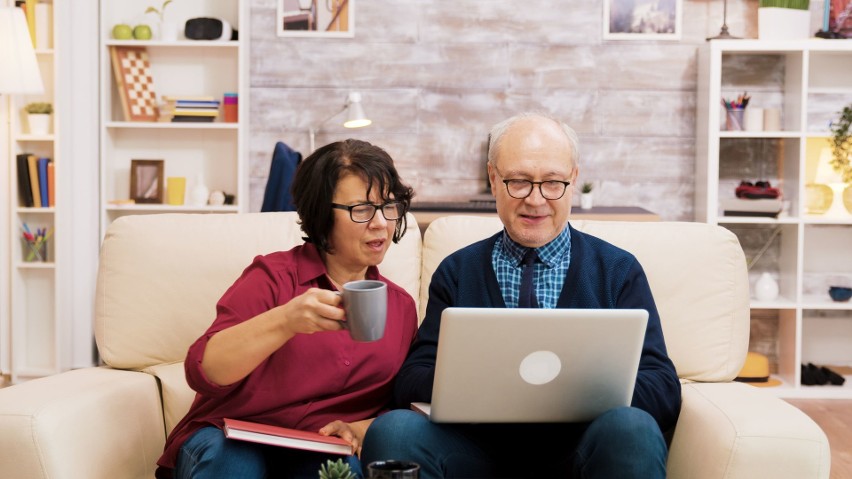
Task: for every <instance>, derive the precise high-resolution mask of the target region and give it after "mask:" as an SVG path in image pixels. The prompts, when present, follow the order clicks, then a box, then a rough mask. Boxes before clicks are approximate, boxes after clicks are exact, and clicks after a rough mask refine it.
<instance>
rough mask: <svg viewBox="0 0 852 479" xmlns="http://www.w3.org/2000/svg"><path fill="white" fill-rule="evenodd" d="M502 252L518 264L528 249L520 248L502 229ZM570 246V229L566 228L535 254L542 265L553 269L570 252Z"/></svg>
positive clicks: (537, 249)
mask: <svg viewBox="0 0 852 479" xmlns="http://www.w3.org/2000/svg"><path fill="white" fill-rule="evenodd" d="M501 240H502V247H503V251H504V253H505V254H506V256H508V257H509V258H510V259H512V262H513V263H514V264H520V262H521V259H522V258H523V257H524V253H526V252H527V250H528V249H529V248H527V247H526V246H522V245H520V244H518V243H516V242H515V241H513V240H512V238H510V237H509V233H508V232H506V229H505V228H503V235H502V237H501ZM570 245H571V229H570V228H568V227H567V226H566V227H565V228H564V229H563V230H562V232H560V233H559V235H557V236H556V238H553V240H552V241H551V242H550V243H547V244H546V245H544V246H542V247H540V248H536V253H538V259H539V260H540V261H541V262H542V263H544V264H545V265H546V266H547V267H548V268H553V267H554V266H556V265H558V264H559V263H560V261H561V259H562V258H563V256H565V255H566V254H568V251H570Z"/></svg>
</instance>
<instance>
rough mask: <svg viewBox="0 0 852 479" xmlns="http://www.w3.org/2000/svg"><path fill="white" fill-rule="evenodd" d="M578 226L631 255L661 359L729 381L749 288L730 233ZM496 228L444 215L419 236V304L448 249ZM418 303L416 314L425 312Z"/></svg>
mask: <svg viewBox="0 0 852 479" xmlns="http://www.w3.org/2000/svg"><path fill="white" fill-rule="evenodd" d="M571 225H572V226H574V227H575V228H577V229H578V230H580V231H583V232H586V233H589V234H592V235H594V236H597V237H599V238H602V239H604V240H606V241H609V242H611V243H613V244H615V245H617V246H619V247H621V248H624V249H625V250H627V251H630V252H631V253H633V254H634V255H635V256H636V257H637V258H638V259H639V262H640V263H642V266H643V267H644V268H645V272H646V274H647V275H648V281H649V282H650V284H651V290H652V291H653V293H654V299H655V301H656V303H657V309H658V310H659V312H660V320H661V322H662V325H663V333H664V334H665V337H666V345H667V346H668V351H669V356H670V357H671V358H672V361H673V362H674V364H675V367H676V368H677V372H678V375H679V376H680V377H681V378H683V379H689V380H694V381H729V380H731V379H733V378H734V377H735V376H736V374H737V372H738V371H739V370H740V368H741V367H742V365H743V362H744V361H745V354H746V350H747V348H748V339H749V316H748V314H749V287H748V278H747V271H746V265H745V255H744V254H743V251H742V248H741V247H740V244H739V241H738V240H737V237H736V236H735V235H734V234H733V233H731V232H730V231H728V230H726V229H725V228H722V227H720V226H716V225H709V224H706V223H686V222H621V221H572V222H571ZM501 228H502V223H500V220H499V219H498V218H496V217H479V216H446V217H442V218H438V219H437V220H435V221H433V222H432V223H431V224H430V225H429V228H428V229H427V230H426V233H425V235H424V246H423V273H422V278H421V279H422V283H421V288H420V302H421V304H422V305H424V306H425V304H426V298H427V296H428V291H429V289H428V288H429V282H430V280H431V278H432V274H433V273H434V271H435V269H436V268H437V267H438V264H440V262H441V260H443V259H444V257H446V256H447V255H448V254H450V253H452V252H453V251H455V250H457V249H459V248H461V247H463V246H466V245H468V244H470V243H473V242H474V241H477V240H480V239H483V238H486V237H488V236H491V235H493V234H494V233H496V232H497V231H499V230H500V229H501ZM424 310H425V307H424V308H421V311H420V316H421V319H422V317H423V315H424V313H425V311H424Z"/></svg>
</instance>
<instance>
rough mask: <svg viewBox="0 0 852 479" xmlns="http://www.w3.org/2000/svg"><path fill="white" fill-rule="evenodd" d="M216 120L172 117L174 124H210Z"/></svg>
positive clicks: (185, 116)
mask: <svg viewBox="0 0 852 479" xmlns="http://www.w3.org/2000/svg"><path fill="white" fill-rule="evenodd" d="M215 118H216V117H213V116H193V115H175V116H173V117H172V123H204V122H208V123H209V122H212V121H213V120H214V119H215Z"/></svg>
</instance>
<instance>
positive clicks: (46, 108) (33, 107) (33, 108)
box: [24, 102, 53, 115]
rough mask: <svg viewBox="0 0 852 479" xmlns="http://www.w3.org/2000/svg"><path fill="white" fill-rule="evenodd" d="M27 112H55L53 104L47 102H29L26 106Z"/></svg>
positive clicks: (46, 113)
mask: <svg viewBox="0 0 852 479" xmlns="http://www.w3.org/2000/svg"><path fill="white" fill-rule="evenodd" d="M24 110H26V112H27V113H30V114H43V115H49V114H51V113H53V105H52V104H50V103H47V102H34V103H27V106H25V107H24Z"/></svg>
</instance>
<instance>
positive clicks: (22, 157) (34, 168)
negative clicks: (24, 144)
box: [16, 153, 56, 208]
mask: <svg viewBox="0 0 852 479" xmlns="http://www.w3.org/2000/svg"><path fill="white" fill-rule="evenodd" d="M16 160H17V162H18V163H17V171H18V195H19V197H20V204H21V206H25V207H36V208H48V207H51V206H54V205H55V203H56V194H55V193H54V192H55V184H56V181H55V179H54V174H53V171H54V170H53V160H51V159H50V158H44V157H39V156H37V155H33V154H31V153H20V154H18V155H17V157H16Z"/></svg>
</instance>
